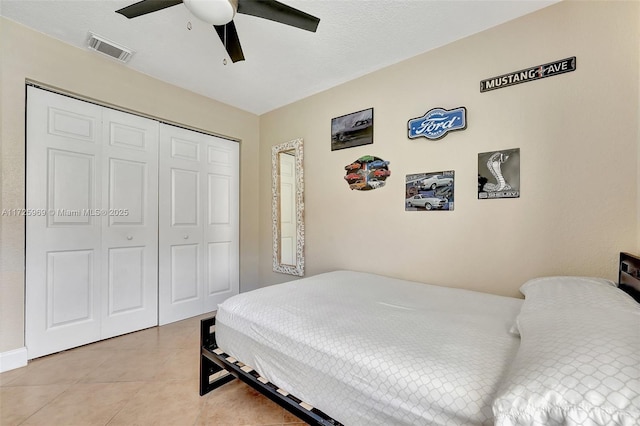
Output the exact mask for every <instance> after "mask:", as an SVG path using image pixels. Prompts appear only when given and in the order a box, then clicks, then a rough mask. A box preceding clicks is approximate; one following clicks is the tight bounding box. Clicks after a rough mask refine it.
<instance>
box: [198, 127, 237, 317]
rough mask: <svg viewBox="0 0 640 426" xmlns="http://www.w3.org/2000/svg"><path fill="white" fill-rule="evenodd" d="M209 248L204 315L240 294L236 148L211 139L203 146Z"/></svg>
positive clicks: (230, 143)
mask: <svg viewBox="0 0 640 426" xmlns="http://www.w3.org/2000/svg"><path fill="white" fill-rule="evenodd" d="M206 150H207V151H206V152H207V159H206V168H207V192H206V197H207V204H206V208H207V212H206V213H207V215H206V216H207V221H206V223H205V227H204V236H205V241H206V244H207V247H208V250H207V257H206V270H205V274H206V275H205V276H206V279H207V282H206V284H205V288H206V289H207V291H206V294H205V297H204V309H205V311H213V310H216V309H217V308H218V304H219V303H222V302H223V301H224V300H225V299H227V298H228V297H231V296H233V295H234V294H238V292H239V273H238V271H239V261H238V253H239V245H238V241H239V222H238V218H239V209H238V205H239V196H238V194H239V173H238V169H239V145H238V144H237V143H235V142H232V141H228V140H226V139H222V138H217V137H215V136H210V137H209V138H208V140H207V142H206Z"/></svg>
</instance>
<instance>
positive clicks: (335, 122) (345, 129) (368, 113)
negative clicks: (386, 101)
mask: <svg viewBox="0 0 640 426" xmlns="http://www.w3.org/2000/svg"><path fill="white" fill-rule="evenodd" d="M372 143H373V108H369V109H364V110H362V111H358V112H353V113H351V114H347V115H343V116H340V117H336V118H333V119H331V151H335V150H338V149H344V148H351V147H354V146H360V145H368V144H372Z"/></svg>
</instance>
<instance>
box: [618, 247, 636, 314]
mask: <svg viewBox="0 0 640 426" xmlns="http://www.w3.org/2000/svg"><path fill="white" fill-rule="evenodd" d="M618 286H619V287H620V289H621V290H623V291H625V292H627V293H629V294H630V295H631V297H633V298H634V299H636V302H638V303H640V257H638V256H634V255H632V254H629V253H624V252H622V253H620V265H619V272H618Z"/></svg>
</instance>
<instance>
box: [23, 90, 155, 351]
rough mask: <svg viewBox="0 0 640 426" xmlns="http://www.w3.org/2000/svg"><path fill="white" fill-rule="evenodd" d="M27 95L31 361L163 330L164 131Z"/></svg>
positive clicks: (86, 106) (53, 97)
mask: <svg viewBox="0 0 640 426" xmlns="http://www.w3.org/2000/svg"><path fill="white" fill-rule="evenodd" d="M27 90H28V100H27V200H26V202H27V203H26V205H27V211H26V213H27V217H26V231H27V232H26V233H27V238H26V244H27V251H26V344H27V351H28V357H29V358H30V359H31V358H35V357H39V356H42V355H47V354H50V353H54V352H58V351H60V350H64V349H68V348H72V347H75V346H79V345H83V344H86V343H91V342H95V341H97V340H101V339H105V338H108V337H112V336H114V335H118V334H123V333H127V332H131V331H135V330H139V329H141V328H145V327H150V326H153V325H156V324H157V241H158V238H157V139H158V123H157V122H154V121H152V120H148V119H145V118H142V117H138V116H133V115H129V114H124V113H121V112H118V111H113V110H110V109H107V108H103V107H101V106H98V105H94V104H91V103H88V102H83V101H79V100H77V99H73V98H69V97H66V96H62V95H57V94H54V93H51V92H47V91H44V90H40V89H36V88H33V87H28V89H27Z"/></svg>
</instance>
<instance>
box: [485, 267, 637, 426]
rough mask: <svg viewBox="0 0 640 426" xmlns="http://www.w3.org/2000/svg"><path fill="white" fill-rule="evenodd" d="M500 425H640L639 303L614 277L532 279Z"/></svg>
mask: <svg viewBox="0 0 640 426" xmlns="http://www.w3.org/2000/svg"><path fill="white" fill-rule="evenodd" d="M521 291H522V292H523V294H525V296H526V297H525V301H524V303H523V306H522V310H521V312H520V315H518V327H519V329H520V334H521V344H520V348H519V350H518V353H517V354H516V357H515V359H514V361H513V363H512V365H511V367H510V369H509V372H508V373H507V375H506V377H505V379H504V380H503V382H502V384H501V386H500V389H499V390H498V393H497V396H496V399H495V400H494V403H493V412H494V415H495V422H496V424H497V425H607V426H608V425H625V426H626V425H638V424H640V305H639V304H637V303H636V302H635V301H634V300H633V299H632V298H631V297H630V296H628V295H627V294H626V293H623V292H622V291H620V290H618V289H616V288H615V287H614V286H612V285H611V282H608V281H606V280H601V279H595V278H580V277H549V278H540V279H535V280H531V281H529V282H527V283H526V284H525V285H523V286H522V288H521Z"/></svg>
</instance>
